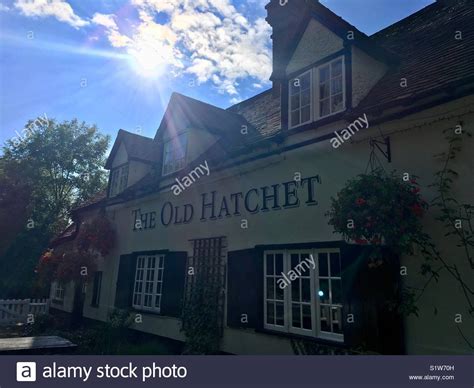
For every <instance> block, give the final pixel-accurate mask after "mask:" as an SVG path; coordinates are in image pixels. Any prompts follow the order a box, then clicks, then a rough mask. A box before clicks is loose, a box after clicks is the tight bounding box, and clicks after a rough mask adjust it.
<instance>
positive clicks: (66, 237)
mask: <svg viewBox="0 0 474 388" xmlns="http://www.w3.org/2000/svg"><path fill="white" fill-rule="evenodd" d="M76 233H77V224H76V223H75V222H73V223H71V224H69V225H68V227H67V228H66V229H64V231H63V232H62V233H61V234H59V236H57V237H56V238H54V239H53V240H51V242H50V243H49V246H50V248H54V247H56V246H58V245H61V244H63V243H64V242H66V241H70V240H72V239H74V237H75V236H76Z"/></svg>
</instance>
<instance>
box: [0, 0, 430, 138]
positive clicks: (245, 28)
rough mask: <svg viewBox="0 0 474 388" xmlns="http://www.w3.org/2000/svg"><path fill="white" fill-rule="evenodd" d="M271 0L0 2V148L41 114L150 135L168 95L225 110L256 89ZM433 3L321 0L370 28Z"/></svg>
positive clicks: (263, 76) (262, 78) (260, 83)
mask: <svg viewBox="0 0 474 388" xmlns="http://www.w3.org/2000/svg"><path fill="white" fill-rule="evenodd" d="M268 1H269V0H0V145H3V144H4V142H5V141H6V140H7V139H10V138H12V137H14V136H15V133H16V132H18V133H21V131H22V129H23V128H24V127H25V124H26V123H27V121H28V120H29V119H34V118H36V117H38V116H41V117H45V116H46V117H47V118H55V119H56V120H59V121H63V120H71V119H73V118H78V119H79V120H81V121H85V122H86V123H88V124H96V125H97V126H98V128H99V129H100V130H101V131H102V132H103V133H107V134H109V135H111V137H112V141H113V139H114V138H115V137H116V135H117V132H118V130H119V129H121V128H122V129H125V130H128V131H131V132H135V133H138V134H141V135H143V136H148V137H154V135H155V132H156V129H157V128H158V126H159V124H160V121H161V118H162V116H163V113H164V110H165V109H166V106H167V104H168V101H169V98H170V95H171V93H172V92H178V93H182V94H185V95H187V96H190V97H194V98H197V99H199V100H202V101H205V102H208V103H210V104H214V105H216V106H219V107H222V108H227V107H228V106H230V105H232V104H234V103H237V102H239V101H241V100H244V99H247V98H249V97H252V96H254V95H256V94H258V93H261V92H262V91H264V90H266V89H268V88H269V87H270V83H269V81H268V79H269V76H270V73H271V61H272V59H271V58H272V53H271V39H270V35H271V28H270V26H269V25H268V24H267V23H266V21H265V16H266V11H265V8H264V7H265V4H267V3H268ZM289 1H292V0H289ZM433 2H434V0H321V3H322V4H324V5H325V6H327V7H328V8H329V9H331V10H332V11H333V12H335V13H336V14H338V15H339V16H341V17H343V18H344V19H345V20H347V21H348V22H349V23H351V24H353V25H354V26H356V27H357V28H358V29H359V30H361V31H363V32H365V33H366V34H368V35H371V34H373V33H374V32H377V31H379V30H380V29H382V28H384V27H386V26H389V25H390V24H393V23H394V22H396V21H398V20H400V19H403V18H405V17H406V16H408V15H410V14H412V13H413V12H416V11H418V10H419V9H421V8H424V7H425V6H427V5H429V4H431V3H433Z"/></svg>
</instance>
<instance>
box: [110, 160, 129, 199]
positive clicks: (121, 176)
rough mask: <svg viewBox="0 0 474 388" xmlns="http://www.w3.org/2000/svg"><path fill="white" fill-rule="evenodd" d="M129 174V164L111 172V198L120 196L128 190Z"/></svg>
mask: <svg viewBox="0 0 474 388" xmlns="http://www.w3.org/2000/svg"><path fill="white" fill-rule="evenodd" d="M128 174H129V167H128V163H127V164H125V165H123V166H120V167H117V168H114V169H112V171H111V172H110V189H109V190H110V191H109V192H110V194H109V197H113V196H115V195H117V194H120V193H121V192H122V191H124V190H125V189H126V188H127V185H128Z"/></svg>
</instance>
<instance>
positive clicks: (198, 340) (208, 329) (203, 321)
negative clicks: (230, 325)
mask: <svg viewBox="0 0 474 388" xmlns="http://www.w3.org/2000/svg"><path fill="white" fill-rule="evenodd" d="M217 272H218V270H217V269H216V268H214V269H212V268H210V265H201V266H200V267H199V270H198V272H197V274H196V275H191V276H195V279H194V282H193V283H192V285H190V286H188V288H187V289H188V295H187V298H186V302H185V305H184V308H183V313H182V318H181V319H182V330H183V331H184V333H185V335H186V346H185V350H184V353H185V354H218V353H219V348H220V340H221V337H222V321H221V319H222V315H223V303H222V302H221V298H222V285H221V283H220V282H219V280H217V279H218V278H219V277H218V276H212V274H214V275H217Z"/></svg>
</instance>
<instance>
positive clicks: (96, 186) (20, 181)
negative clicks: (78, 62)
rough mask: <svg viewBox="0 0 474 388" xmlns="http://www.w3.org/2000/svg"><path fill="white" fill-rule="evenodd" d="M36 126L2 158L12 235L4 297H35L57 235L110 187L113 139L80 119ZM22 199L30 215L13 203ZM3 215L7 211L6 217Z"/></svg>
mask: <svg viewBox="0 0 474 388" xmlns="http://www.w3.org/2000/svg"><path fill="white" fill-rule="evenodd" d="M25 128H30V129H32V128H34V131H33V130H29V131H27V132H26V134H25V136H23V137H22V138H20V139H18V138H17V139H12V140H9V141H7V142H6V145H5V146H4V147H3V155H2V156H1V157H0V166H1V167H0V182H1V183H4V184H3V185H2V189H0V217H1V218H0V233H2V235H3V233H4V232H5V231H7V232H8V231H10V233H12V232H11V222H10V221H9V220H16V221H17V222H18V225H17V226H16V229H15V231H14V234H13V235H12V236H10V241H8V244H6V243H5V244H6V245H8V249H6V248H5V249H6V251H4V253H3V254H2V252H0V255H1V256H0V270H1V271H2V273H4V274H7V275H8V276H7V275H4V276H2V278H1V279H0V295H2V296H5V297H6V296H11V297H22V296H31V294H30V292H31V286H32V284H33V278H34V268H35V266H36V263H37V260H38V257H39V256H40V255H41V253H42V252H44V250H45V249H46V248H47V245H48V243H49V241H50V240H51V238H52V237H54V235H56V234H57V233H59V232H60V231H62V230H63V229H64V228H65V227H66V226H67V224H68V223H69V222H70V219H69V214H70V211H71V210H72V209H73V208H74V207H76V206H78V205H80V204H81V203H83V202H84V201H87V200H88V199H90V198H91V197H92V196H94V195H95V194H97V193H98V192H99V191H101V190H103V189H104V188H105V187H106V174H105V171H104V170H103V169H102V166H103V165H104V163H105V155H106V152H107V148H108V144H109V137H108V136H104V135H102V134H101V133H100V132H99V131H98V129H97V127H96V126H95V125H92V126H91V125H87V124H86V123H84V122H79V121H78V120H76V119H74V120H71V121H64V122H57V121H56V120H54V119H48V120H39V119H36V120H34V121H33V120H30V121H29V122H28V123H27V125H26V127H25ZM15 196H18V198H19V199H21V202H20V203H22V208H23V211H24V214H20V217H18V210H17V209H16V208H15V207H11V206H10V205H9V204H10V203H11V202H12V198H14V197H15ZM2 211H3V213H2Z"/></svg>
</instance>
